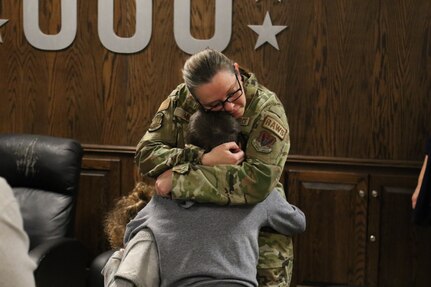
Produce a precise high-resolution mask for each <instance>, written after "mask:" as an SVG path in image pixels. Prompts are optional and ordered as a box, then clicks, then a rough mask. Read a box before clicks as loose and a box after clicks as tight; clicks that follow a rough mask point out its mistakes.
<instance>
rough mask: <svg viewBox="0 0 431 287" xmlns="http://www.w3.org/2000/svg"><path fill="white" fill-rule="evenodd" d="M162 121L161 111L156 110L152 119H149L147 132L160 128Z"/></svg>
mask: <svg viewBox="0 0 431 287" xmlns="http://www.w3.org/2000/svg"><path fill="white" fill-rule="evenodd" d="M162 123H163V113H162V112H158V113H157V114H156V115H155V116H154V118H153V120H152V121H151V124H150V127H149V128H148V131H149V132H154V131H157V130H158V129H160V128H161V127H162Z"/></svg>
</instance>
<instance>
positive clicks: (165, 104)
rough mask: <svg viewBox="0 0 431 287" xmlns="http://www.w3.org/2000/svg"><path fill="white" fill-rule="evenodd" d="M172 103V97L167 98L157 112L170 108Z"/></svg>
mask: <svg viewBox="0 0 431 287" xmlns="http://www.w3.org/2000/svg"><path fill="white" fill-rule="evenodd" d="M170 103H171V99H170V98H167V99H166V100H164V101H163V102H162V103H161V104H160V107H159V109H158V110H157V112H161V111H164V110H166V109H167V108H169V104H170Z"/></svg>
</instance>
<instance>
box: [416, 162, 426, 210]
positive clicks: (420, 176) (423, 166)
mask: <svg viewBox="0 0 431 287" xmlns="http://www.w3.org/2000/svg"><path fill="white" fill-rule="evenodd" d="M427 163H428V155H425V159H424V162H423V164H422V169H421V172H420V174H419V177H418V185H417V186H416V189H415V192H414V193H413V195H412V208H413V209H415V208H416V201H417V199H418V196H419V191H420V190H421V186H422V181H423V179H424V174H425V169H426V166H427Z"/></svg>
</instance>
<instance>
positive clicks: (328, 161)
mask: <svg viewBox="0 0 431 287" xmlns="http://www.w3.org/2000/svg"><path fill="white" fill-rule="evenodd" d="M82 147H83V148H84V152H85V153H91V154H99V153H100V154H122V155H130V156H131V157H133V156H134V155H135V150H136V147H135V146H116V145H98V144H83V145H82ZM290 165H292V166H297V165H306V166H312V165H315V166H316V167H318V166H328V165H330V166H335V167H337V166H338V167H340V168H342V167H345V166H357V167H370V168H397V169H418V168H420V167H421V166H422V162H420V161H407V160H379V159H361V158H343V157H323V156H308V155H289V156H288V158H287V162H286V166H287V167H289V166H290Z"/></svg>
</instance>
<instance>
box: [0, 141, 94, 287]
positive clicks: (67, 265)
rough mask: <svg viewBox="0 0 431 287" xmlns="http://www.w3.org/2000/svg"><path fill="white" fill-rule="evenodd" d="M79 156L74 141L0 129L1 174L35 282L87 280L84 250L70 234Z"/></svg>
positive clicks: (56, 283)
mask: <svg viewBox="0 0 431 287" xmlns="http://www.w3.org/2000/svg"><path fill="white" fill-rule="evenodd" d="M82 156H83V151H82V147H81V145H80V144H79V142H77V141H75V140H71V139H64V138H56V137H49V136H40V135H29V134H0V176H2V177H4V178H5V179H6V180H7V182H8V183H9V185H10V186H11V187H12V189H13V191H14V193H15V196H16V198H17V200H18V203H19V205H20V209H21V213H22V217H23V220H24V229H25V231H26V232H27V234H28V236H29V238H30V251H29V254H30V256H31V257H32V258H33V259H34V261H35V262H36V264H37V269H36V270H35V272H34V275H35V279H36V286H37V287H44V286H62V287H64V286H71V287H72V286H73V287H80V286H85V285H86V280H87V273H88V271H87V267H88V264H89V260H90V258H89V252H88V251H87V249H86V248H85V247H84V246H83V245H82V243H80V242H79V241H78V240H76V239H74V238H72V233H73V222H74V215H75V203H76V197H77V192H78V186H79V176H80V170H81V160H82Z"/></svg>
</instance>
